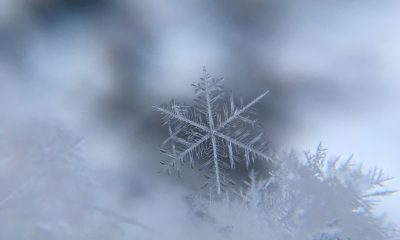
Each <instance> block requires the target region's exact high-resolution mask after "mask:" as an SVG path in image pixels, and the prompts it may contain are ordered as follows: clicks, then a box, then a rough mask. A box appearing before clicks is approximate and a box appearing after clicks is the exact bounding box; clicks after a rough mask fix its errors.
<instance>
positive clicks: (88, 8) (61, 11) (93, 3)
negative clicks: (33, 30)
mask: <svg viewBox="0 0 400 240" xmlns="http://www.w3.org/2000/svg"><path fill="white" fill-rule="evenodd" d="M25 4H26V7H27V9H29V10H30V11H31V12H32V13H34V15H35V16H36V17H37V19H38V20H40V21H42V24H45V25H47V24H51V22H52V21H55V20H58V19H59V18H62V17H68V16H69V15H75V14H83V13H86V14H87V13H90V12H92V13H95V12H96V11H99V10H101V9H103V8H106V7H110V5H111V4H112V1H107V0H29V1H26V2H25Z"/></svg>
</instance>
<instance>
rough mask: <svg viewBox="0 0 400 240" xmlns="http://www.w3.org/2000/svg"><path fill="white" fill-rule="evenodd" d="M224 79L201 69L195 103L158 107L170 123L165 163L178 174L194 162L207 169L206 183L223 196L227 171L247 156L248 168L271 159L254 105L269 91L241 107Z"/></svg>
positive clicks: (156, 107) (164, 121) (162, 148)
mask: <svg viewBox="0 0 400 240" xmlns="http://www.w3.org/2000/svg"><path fill="white" fill-rule="evenodd" d="M223 80H224V79H223V78H218V79H215V78H212V77H211V76H210V75H209V74H208V73H207V71H206V69H205V68H203V76H202V77H201V78H200V82H199V83H198V84H194V85H193V86H194V87H195V94H196V98H195V100H194V102H195V105H194V106H193V107H190V106H187V105H184V104H178V103H176V102H175V101H173V100H172V101H171V102H170V103H168V104H164V105H161V106H154V108H155V109H156V110H157V111H159V112H160V113H161V114H162V115H163V125H166V126H168V129H169V137H168V138H167V139H166V140H165V141H164V142H163V143H162V146H161V151H162V152H163V153H164V154H165V155H167V156H168V157H169V159H168V160H166V161H162V162H161V163H162V164H163V165H164V166H165V170H166V171H167V172H168V173H169V174H171V173H172V172H173V171H176V172H177V173H178V174H179V173H180V172H181V170H182V166H183V165H184V164H185V163H187V162H190V165H191V166H192V167H194V166H195V160H198V161H199V162H200V163H201V164H200V169H202V168H208V169H209V171H208V174H207V175H206V177H207V179H208V181H207V183H206V184H205V186H208V187H210V190H212V191H213V192H216V193H217V195H220V194H221V192H222V191H225V190H226V187H227V185H228V184H229V183H232V182H233V181H232V180H231V179H230V178H229V177H228V174H227V171H228V170H229V169H234V168H235V164H236V163H237V162H241V161H242V159H244V161H245V164H246V166H249V164H250V163H254V161H255V160H256V159H258V160H267V161H270V160H271V158H270V157H269V156H268V155H267V154H266V150H267V143H266V142H265V141H264V138H263V136H264V134H263V133H260V131H256V130H255V129H256V127H257V126H258V123H257V120H255V119H254V115H255V111H254V105H255V104H256V103H258V102H259V101H260V100H261V99H262V98H263V97H264V96H265V95H266V94H267V93H268V91H267V92H264V93H262V94H261V95H260V96H258V97H257V98H255V99H253V100H252V101H250V102H249V103H248V104H246V105H244V104H243V99H242V98H241V99H240V103H239V105H237V103H236V102H235V100H234V96H233V94H232V92H230V94H227V93H226V92H225V91H224V88H223V86H222V83H223Z"/></svg>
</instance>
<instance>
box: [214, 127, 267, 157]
mask: <svg viewBox="0 0 400 240" xmlns="http://www.w3.org/2000/svg"><path fill="white" fill-rule="evenodd" d="M215 135H216V136H218V137H220V138H222V139H224V140H226V141H228V142H231V143H233V144H235V145H236V146H238V147H241V148H243V149H244V150H247V151H249V152H250V153H254V154H256V155H258V156H260V157H262V158H264V159H266V160H269V161H273V159H272V158H271V157H269V156H267V155H265V153H263V152H261V151H259V150H257V149H255V148H253V147H251V146H249V145H246V144H245V143H242V142H239V141H237V140H236V139H234V138H231V137H229V136H226V135H225V134H222V133H219V132H216V133H215Z"/></svg>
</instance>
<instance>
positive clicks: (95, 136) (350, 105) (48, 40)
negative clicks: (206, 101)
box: [0, 0, 400, 224]
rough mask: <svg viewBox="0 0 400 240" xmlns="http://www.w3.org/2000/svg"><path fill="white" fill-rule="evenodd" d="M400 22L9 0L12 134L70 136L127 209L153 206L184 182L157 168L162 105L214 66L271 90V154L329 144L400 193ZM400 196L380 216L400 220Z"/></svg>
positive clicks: (341, 10) (6, 61)
mask: <svg viewBox="0 0 400 240" xmlns="http://www.w3.org/2000/svg"><path fill="white" fill-rule="evenodd" d="M399 24H400V2H399V1H395V0H393V1H390V0H388V1H372V0H363V1H361V0H351V1H344V0H337V1H317V0H303V1H296V0H294V1H289V0H279V1H278V0H275V1H274V0H264V1H262V0H247V1H238V0H229V1H228V0H221V1H209V0H203V1H194V0H193V1H177V0H170V1H161V0H143V1H139V0H1V1H0V109H1V111H0V118H1V120H0V123H2V125H1V126H0V128H5V127H6V126H9V125H8V124H6V123H10V122H18V121H27V120H28V121H31V120H32V121H45V122H52V123H54V124H56V125H60V126H62V127H63V128H65V129H68V131H70V132H73V134H74V135H75V136H78V137H83V138H84V141H85V143H84V144H85V151H86V155H87V159H88V161H89V162H90V165H91V167H93V168H95V169H97V170H98V171H99V172H102V173H104V174H105V175H108V176H110V177H109V179H112V181H111V183H110V181H108V182H107V184H105V188H106V189H107V188H108V189H107V190H109V193H110V194H112V195H113V196H115V197H114V198H115V199H117V200H116V201H117V202H119V203H121V204H122V203H123V204H127V203H129V204H135V203H136V202H138V204H143V203H142V202H140V199H148V198H151V197H152V190H154V189H159V190H160V191H165V193H168V189H169V186H170V185H171V183H175V184H174V186H176V188H182V187H185V184H182V182H183V180H179V179H174V178H171V177H167V176H164V175H163V174H159V173H158V170H159V169H160V167H159V160H160V159H161V158H163V156H162V155H161V154H160V153H159V151H158V147H159V144H160V143H161V142H162V141H163V139H164V137H165V136H166V135H167V129H165V128H162V127H161V126H160V123H161V120H160V116H159V115H158V113H156V112H154V111H153V109H152V105H158V104H161V103H164V102H167V101H169V100H170V99H171V98H174V99H175V100H177V101H178V102H185V103H188V104H190V103H191V99H192V97H193V88H192V86H191V84H192V83H196V81H197V80H198V79H199V77H200V76H201V71H202V67H203V66H206V67H207V69H208V71H209V72H210V73H211V74H212V75H213V76H215V77H221V76H224V77H225V86H226V89H228V90H233V91H234V92H235V93H236V94H241V95H242V96H244V98H245V99H247V100H249V99H250V98H251V97H254V96H257V95H259V94H261V93H262V92H264V91H265V90H269V91H270V93H269V94H268V95H267V96H266V97H265V98H264V100H263V101H262V102H261V104H259V105H258V109H259V110H260V119H261V122H262V124H263V125H264V128H265V132H266V133H267V136H268V138H269V140H270V142H271V147H272V148H274V149H277V150H280V149H292V148H293V149H298V150H303V149H304V150H306V149H310V148H311V149H314V148H315V147H316V146H317V145H318V143H319V142H320V141H322V143H323V145H324V146H325V147H327V148H328V149H329V150H330V153H331V154H332V155H342V156H343V157H344V158H346V157H347V156H349V155H351V154H353V153H354V155H355V160H356V162H362V163H363V164H364V166H365V167H366V168H367V167H375V166H376V167H381V168H383V169H384V170H385V172H386V173H387V174H388V175H390V176H393V177H397V178H396V179H395V180H393V181H391V183H390V184H389V187H390V188H392V189H400V180H399V177H400V163H399V160H398V156H399V155H398V149H399V148H400V140H399V136H400V124H399V123H400V108H399V107H398V103H399V102H400V68H399V63H400V46H399V42H400V28H399V27H398V25H399ZM0 184H5V183H4V182H3V183H0ZM187 187H190V186H187ZM399 201H400V195H399V194H397V195H395V196H393V197H390V198H388V199H385V200H384V201H383V203H382V206H380V207H379V208H378V209H377V211H378V213H381V212H389V214H388V217H389V219H390V220H392V221H394V222H396V223H397V224H400V218H399V216H400V208H399V207H398V202H399ZM154 202H157V199H154ZM154 202H152V203H154ZM137 208H138V209H139V208H140V207H137ZM138 211H140V210H138ZM139 215H140V214H139Z"/></svg>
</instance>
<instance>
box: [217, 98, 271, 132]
mask: <svg viewBox="0 0 400 240" xmlns="http://www.w3.org/2000/svg"><path fill="white" fill-rule="evenodd" d="M268 92H269V91H266V92H264V93H263V94H261V95H260V96H258V97H257V98H255V99H254V100H253V101H251V102H250V103H249V104H247V105H246V106H244V107H243V108H242V109H239V110H236V111H235V112H234V114H233V115H232V116H230V117H229V118H228V119H226V120H225V121H224V122H223V123H221V124H220V125H219V126H218V128H217V129H216V130H220V129H221V128H223V127H225V126H226V125H227V124H228V123H230V122H232V121H233V120H235V119H236V118H237V117H238V116H239V115H240V114H242V113H244V112H245V111H247V109H249V108H250V107H251V106H253V105H254V104H256V103H257V102H258V101H260V99H261V98H263V97H264V96H265V95H267V94H268ZM231 109H233V105H232V100H231Z"/></svg>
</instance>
